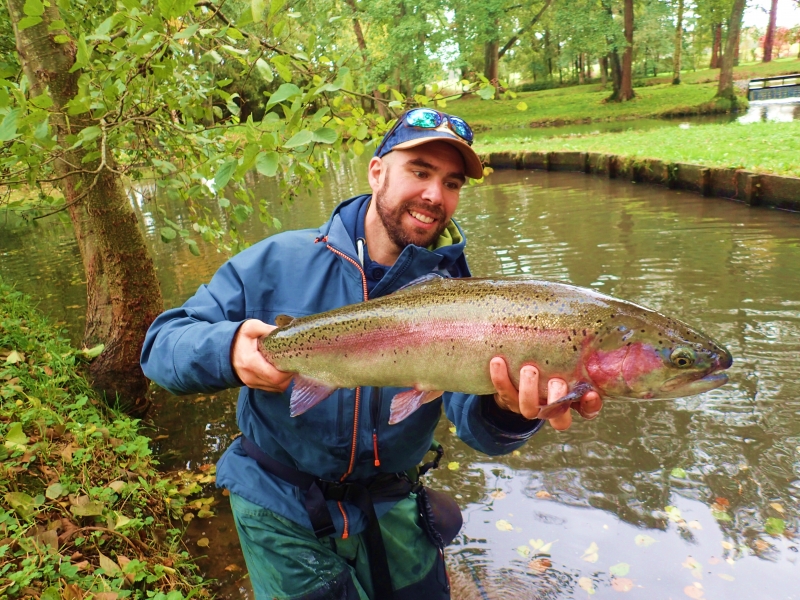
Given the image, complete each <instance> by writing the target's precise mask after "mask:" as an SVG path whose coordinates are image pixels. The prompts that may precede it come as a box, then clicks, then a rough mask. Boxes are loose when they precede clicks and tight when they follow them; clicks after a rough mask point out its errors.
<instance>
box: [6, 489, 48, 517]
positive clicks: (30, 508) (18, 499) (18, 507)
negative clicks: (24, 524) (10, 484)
mask: <svg viewBox="0 0 800 600" xmlns="http://www.w3.org/2000/svg"><path fill="white" fill-rule="evenodd" d="M5 501H6V502H7V503H8V505H9V506H10V507H11V508H12V509H13V510H14V511H15V512H16V513H17V514H18V515H19V516H20V517H21V518H23V519H29V518H31V517H32V516H33V515H34V513H35V512H36V510H37V509H38V508H39V507H40V506H41V505H42V504H43V503H44V496H42V495H39V496H36V497H35V498H34V497H33V496H31V495H30V494H26V493H25V492H9V493H7V494H6V495H5Z"/></svg>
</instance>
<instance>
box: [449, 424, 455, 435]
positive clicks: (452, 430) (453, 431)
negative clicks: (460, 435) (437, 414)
mask: <svg viewBox="0 0 800 600" xmlns="http://www.w3.org/2000/svg"><path fill="white" fill-rule="evenodd" d="M455 432H456V426H455V425H451V426H450V433H455Z"/></svg>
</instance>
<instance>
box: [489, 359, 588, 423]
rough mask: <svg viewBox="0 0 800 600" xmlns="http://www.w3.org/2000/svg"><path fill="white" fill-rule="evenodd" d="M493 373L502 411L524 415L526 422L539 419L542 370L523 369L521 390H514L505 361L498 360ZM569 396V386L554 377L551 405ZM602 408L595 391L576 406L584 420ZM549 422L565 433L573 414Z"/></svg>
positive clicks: (549, 384)
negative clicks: (540, 373) (537, 417)
mask: <svg viewBox="0 0 800 600" xmlns="http://www.w3.org/2000/svg"><path fill="white" fill-rule="evenodd" d="M489 373H490V375H491V377H492V383H493V384H494V387H495V389H496V390H497V393H496V394H495V395H494V400H495V402H497V405H498V406H499V407H500V408H502V409H505V410H510V411H511V412H515V413H517V414H520V415H522V416H523V417H525V418H526V419H534V418H536V415H537V414H538V413H539V406H540V404H541V403H540V401H539V369H537V368H536V367H535V366H533V365H525V366H523V367H522V369H521V370H520V372H519V390H517V388H516V387H514V383H513V382H512V381H511V377H509V375H508V365H507V364H506V361H505V360H504V359H503V358H501V357H499V356H495V357H494V358H493V359H492V360H491V362H490V363H489ZM568 392H569V386H568V385H567V382H566V381H564V380H563V379H561V378H559V377H553V378H552V379H550V380H549V381H548V382H547V404H553V403H554V402H557V401H558V400H560V399H561V398H563V397H564V396H566V395H567V393H568ZM602 407H603V400H602V399H601V398H600V395H599V394H598V393H597V392H595V391H591V392H587V393H586V394H584V396H583V398H581V400H580V403H579V405H578V406H574V408H575V410H577V411H578V413H579V414H580V415H581V416H582V417H583V418H584V419H594V418H595V417H596V416H597V413H599V412H600V409H601V408H602ZM549 421H550V425H552V426H553V428H554V429H557V430H559V431H563V430H565V429H568V428H569V426H570V425H572V413H571V412H570V411H566V412H565V413H564V414H562V415H559V416H557V417H554V418H552V419H549Z"/></svg>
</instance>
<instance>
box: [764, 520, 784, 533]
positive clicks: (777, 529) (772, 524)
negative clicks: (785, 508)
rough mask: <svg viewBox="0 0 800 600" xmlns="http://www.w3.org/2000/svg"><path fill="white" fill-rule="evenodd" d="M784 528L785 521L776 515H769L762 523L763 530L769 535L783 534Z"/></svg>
mask: <svg viewBox="0 0 800 600" xmlns="http://www.w3.org/2000/svg"><path fill="white" fill-rule="evenodd" d="M785 530H786V521H784V520H783V519H778V518H776V517H769V518H768V519H767V521H766V523H765V524H764V531H766V532H767V533H768V534H769V535H783V532H784V531H785Z"/></svg>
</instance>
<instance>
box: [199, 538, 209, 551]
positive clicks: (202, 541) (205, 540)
mask: <svg viewBox="0 0 800 600" xmlns="http://www.w3.org/2000/svg"><path fill="white" fill-rule="evenodd" d="M208 544H209V541H208V538H206V537H203V538H200V539H199V540H197V545H198V546H200V547H201V548H208Z"/></svg>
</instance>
